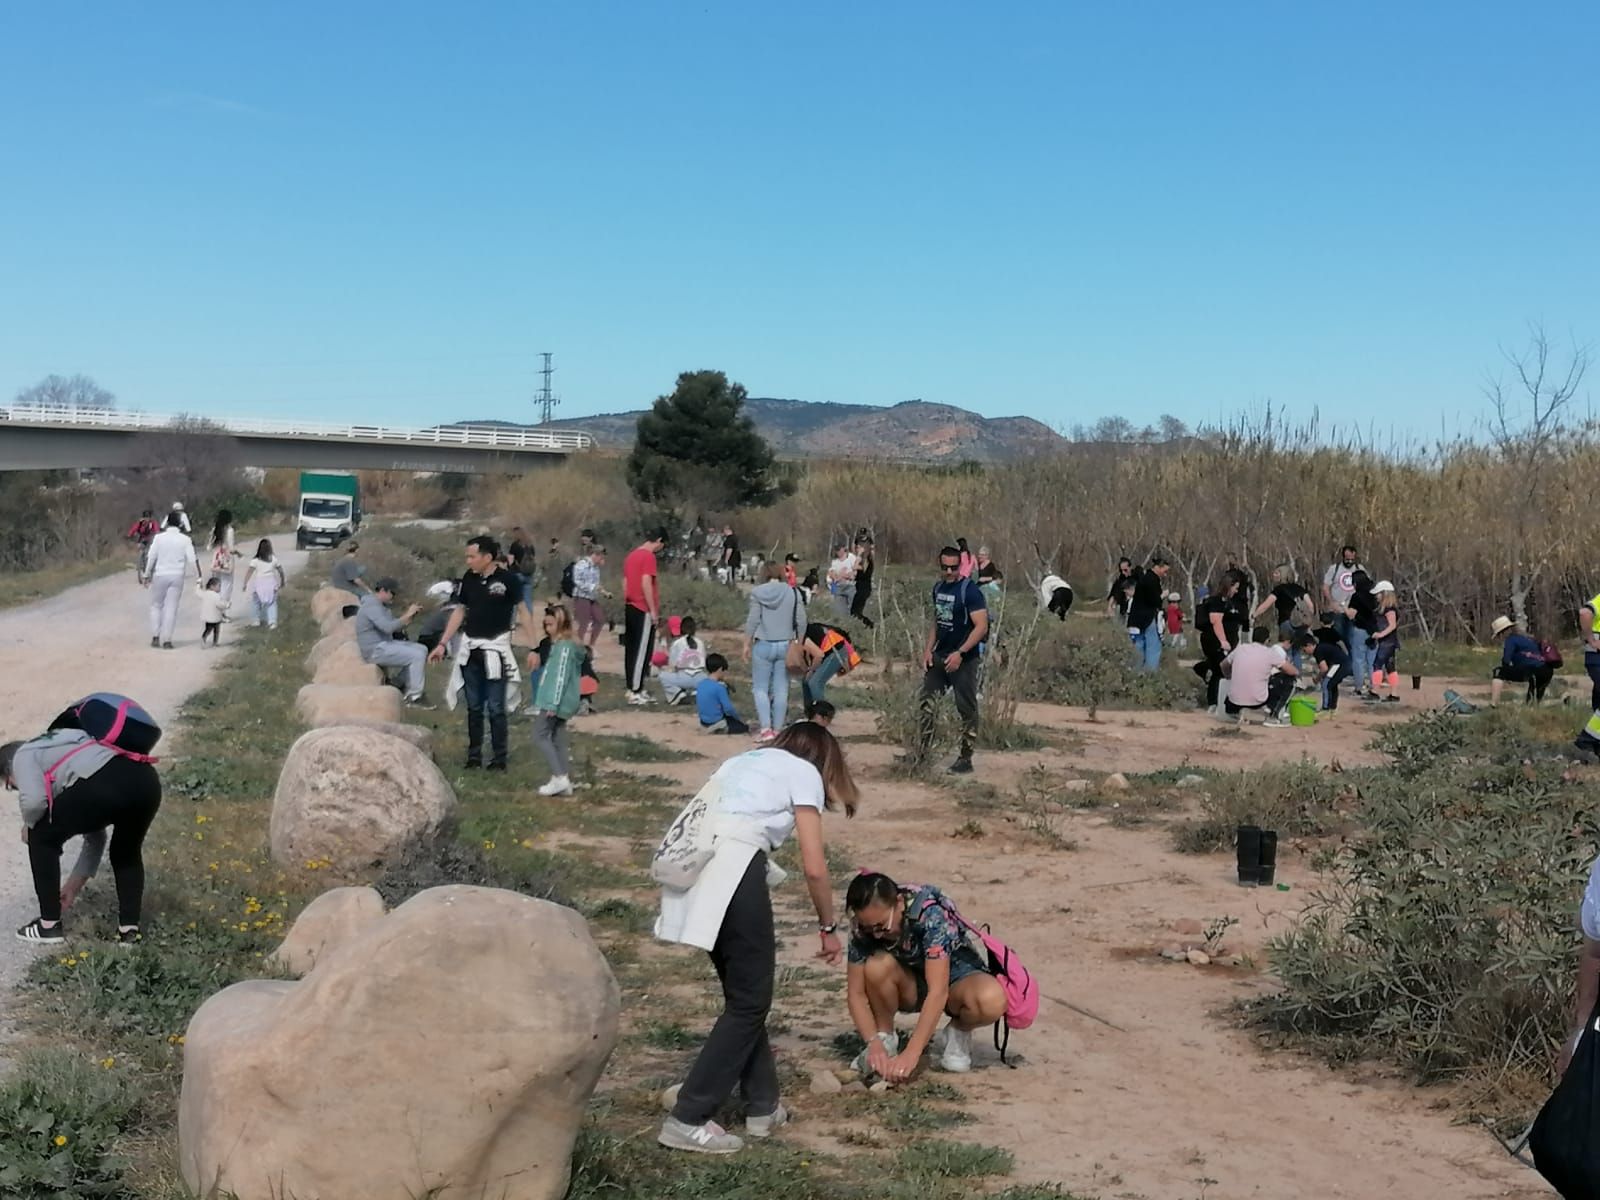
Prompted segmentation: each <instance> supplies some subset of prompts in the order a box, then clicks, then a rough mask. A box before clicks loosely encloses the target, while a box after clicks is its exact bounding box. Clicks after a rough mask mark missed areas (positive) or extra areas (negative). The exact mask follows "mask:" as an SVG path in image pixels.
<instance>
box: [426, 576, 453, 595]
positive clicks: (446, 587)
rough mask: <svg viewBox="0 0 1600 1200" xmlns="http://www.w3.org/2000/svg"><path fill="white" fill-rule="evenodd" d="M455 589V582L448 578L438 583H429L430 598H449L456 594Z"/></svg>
mask: <svg viewBox="0 0 1600 1200" xmlns="http://www.w3.org/2000/svg"><path fill="white" fill-rule="evenodd" d="M455 590H456V585H455V584H453V583H451V582H450V581H449V580H448V579H441V580H439V582H438V583H430V584H429V585H428V593H427V594H428V599H430V600H448V599H450V597H451V596H452V595H454V593H455Z"/></svg>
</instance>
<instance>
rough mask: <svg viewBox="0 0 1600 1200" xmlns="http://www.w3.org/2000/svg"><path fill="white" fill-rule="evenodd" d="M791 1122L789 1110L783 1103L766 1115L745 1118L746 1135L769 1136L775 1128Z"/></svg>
mask: <svg viewBox="0 0 1600 1200" xmlns="http://www.w3.org/2000/svg"><path fill="white" fill-rule="evenodd" d="M788 1123H789V1110H788V1109H787V1108H785V1107H784V1106H783V1105H782V1104H779V1105H778V1107H777V1108H775V1109H773V1110H772V1111H771V1112H770V1113H768V1114H767V1115H766V1116H764V1117H746V1118H745V1119H744V1132H745V1136H746V1137H753V1138H768V1137H771V1136H772V1131H773V1130H774V1129H781V1128H782V1127H783V1126H785V1125H787V1124H788Z"/></svg>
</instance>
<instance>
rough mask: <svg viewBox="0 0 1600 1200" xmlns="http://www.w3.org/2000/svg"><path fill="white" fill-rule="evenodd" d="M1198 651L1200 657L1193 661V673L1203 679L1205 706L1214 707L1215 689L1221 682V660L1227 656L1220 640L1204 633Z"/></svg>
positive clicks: (1216, 689)
mask: <svg viewBox="0 0 1600 1200" xmlns="http://www.w3.org/2000/svg"><path fill="white" fill-rule="evenodd" d="M1200 653H1201V655H1202V657H1201V659H1200V661H1199V662H1197V663H1195V665H1194V673H1195V674H1196V675H1198V676H1200V678H1201V679H1203V680H1205V684H1206V707H1208V708H1215V707H1216V706H1217V691H1218V688H1219V687H1220V686H1221V683H1222V660H1223V659H1225V658H1227V657H1228V656H1227V654H1225V653H1224V652H1223V649H1222V643H1221V642H1219V641H1217V640H1216V639H1215V638H1210V637H1206V636H1204V635H1202V636H1201V638H1200Z"/></svg>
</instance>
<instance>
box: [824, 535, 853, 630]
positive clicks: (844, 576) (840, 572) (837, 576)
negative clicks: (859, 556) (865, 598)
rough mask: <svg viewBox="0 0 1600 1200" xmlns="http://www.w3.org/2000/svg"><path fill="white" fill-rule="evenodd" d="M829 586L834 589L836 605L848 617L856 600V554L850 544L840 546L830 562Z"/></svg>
mask: <svg viewBox="0 0 1600 1200" xmlns="http://www.w3.org/2000/svg"><path fill="white" fill-rule="evenodd" d="M828 586H829V587H831V588H832V589H833V603H834V606H835V607H837V608H838V609H839V612H840V613H841V614H842V615H844V616H846V617H848V616H849V615H850V610H851V609H852V608H853V607H855V602H856V556H855V555H854V554H851V553H850V547H849V546H840V547H839V549H838V551H837V552H836V553H835V555H834V558H833V561H832V562H831V563H829V564H828Z"/></svg>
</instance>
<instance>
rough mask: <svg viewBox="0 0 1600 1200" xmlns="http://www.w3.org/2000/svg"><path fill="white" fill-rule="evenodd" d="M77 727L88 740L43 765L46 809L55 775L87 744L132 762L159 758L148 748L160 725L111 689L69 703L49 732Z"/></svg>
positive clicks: (51, 803) (51, 802) (152, 745)
mask: <svg viewBox="0 0 1600 1200" xmlns="http://www.w3.org/2000/svg"><path fill="white" fill-rule="evenodd" d="M58 729H81V730H82V731H83V732H84V733H87V734H88V735H89V737H90V738H91V739H92V740H91V741H87V742H80V743H79V744H78V745H76V746H74V747H73V748H72V749H71V750H68V751H67V752H66V753H65V754H64V755H62V756H61V757H60V758H58V759H57V760H56V761H55V762H54V763H53V764H51V765H50V766H49V767H48V768H46V770H45V773H44V797H45V806H46V811H53V810H54V808H55V799H56V797H55V785H56V775H57V773H58V772H59V771H60V770H61V768H62V766H63V765H64V764H65V763H66V762H67V760H68V759H70V758H71V757H72V756H73V755H75V754H77V753H79V752H80V751H82V750H86V749H87V748H88V747H90V746H103V747H104V748H105V749H107V750H110V751H111V752H112V753H113V754H119V755H121V756H122V757H123V758H131V759H133V760H134V761H135V762H145V763H153V762H157V761H159V760H158V759H156V758H155V757H154V756H153V755H152V754H151V753H150V751H152V750H154V749H155V748H156V743H157V742H159V741H160V740H161V726H159V725H157V724H156V722H155V718H154V717H152V716H151V715H150V714H149V713H148V712H146V711H145V710H144V708H143V707H141V706H140V705H139V704H138V703H137V702H135V701H133V700H130V699H128V697H126V696H119V695H117V694H116V693H115V692H93V693H91V694H89V695H87V696H85V697H84V698H83V699H82V700H79V701H78V702H77V703H75V704H73V705H72V706H70V707H69V708H68V709H67V710H66V711H65V712H63V713H62V714H61V715H60V716H59V717H57V718H56V719H55V720H54V721H51V722H50V729H49V732H51V733H54V732H55V731H56V730H58Z"/></svg>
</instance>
